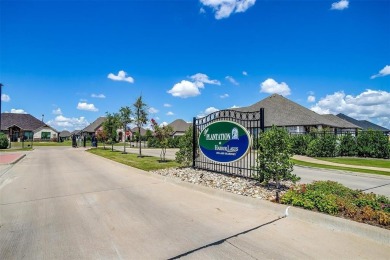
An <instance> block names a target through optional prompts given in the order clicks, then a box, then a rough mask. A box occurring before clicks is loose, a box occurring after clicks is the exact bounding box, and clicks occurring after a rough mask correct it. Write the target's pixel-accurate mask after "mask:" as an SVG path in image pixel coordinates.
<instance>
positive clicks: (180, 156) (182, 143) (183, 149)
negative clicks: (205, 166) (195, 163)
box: [176, 127, 193, 166]
mask: <svg viewBox="0 0 390 260" xmlns="http://www.w3.org/2000/svg"><path fill="white" fill-rule="evenodd" d="M192 144H193V141H192V127H190V128H188V130H187V131H186V132H185V134H184V135H183V136H181V137H180V139H179V151H178V152H177V153H176V161H177V162H178V163H180V164H181V165H183V166H190V165H191V164H192Z"/></svg>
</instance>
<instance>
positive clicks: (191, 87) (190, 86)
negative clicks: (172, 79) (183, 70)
mask: <svg viewBox="0 0 390 260" xmlns="http://www.w3.org/2000/svg"><path fill="white" fill-rule="evenodd" d="M168 93H169V94H172V96H174V97H181V98H188V97H196V96H198V95H200V91H199V88H198V87H197V86H196V85H195V83H193V82H190V81H187V80H182V81H181V82H180V83H176V84H175V85H174V86H173V88H172V89H171V90H168Z"/></svg>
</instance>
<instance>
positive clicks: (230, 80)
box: [225, 76, 240, 86]
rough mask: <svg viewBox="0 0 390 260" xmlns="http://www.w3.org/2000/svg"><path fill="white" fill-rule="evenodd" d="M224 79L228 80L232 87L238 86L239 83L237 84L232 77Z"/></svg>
mask: <svg viewBox="0 0 390 260" xmlns="http://www.w3.org/2000/svg"><path fill="white" fill-rule="evenodd" d="M225 79H226V80H228V81H229V82H230V83H232V84H233V85H236V86H238V85H240V83H238V82H237V81H236V80H235V79H234V78H233V77H232V76H226V77H225Z"/></svg>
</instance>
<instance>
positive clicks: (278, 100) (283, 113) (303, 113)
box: [235, 94, 360, 133]
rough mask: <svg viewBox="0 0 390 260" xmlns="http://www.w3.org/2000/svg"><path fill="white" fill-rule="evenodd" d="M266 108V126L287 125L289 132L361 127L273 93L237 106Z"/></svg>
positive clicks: (352, 129) (250, 110)
mask: <svg viewBox="0 0 390 260" xmlns="http://www.w3.org/2000/svg"><path fill="white" fill-rule="evenodd" d="M260 108H264V117H265V118H264V126H265V128H270V127H272V126H273V125H275V126H281V127H285V128H286V129H287V130H288V132H289V133H308V132H310V131H311V129H325V128H326V129H329V130H330V131H334V132H335V133H340V132H345V131H353V132H356V131H357V130H358V129H360V127H359V126H356V125H354V124H351V123H349V122H346V121H344V120H339V119H338V118H337V119H336V118H335V117H334V116H332V115H320V114H317V113H316V112H314V111H312V110H310V109H308V108H306V107H303V106H301V105H299V104H297V103H295V102H293V101H291V100H289V99H287V98H285V97H283V96H281V95H278V94H273V95H271V96H269V97H267V98H265V99H263V100H261V101H259V102H257V103H255V104H253V105H251V106H248V107H241V108H235V110H237V111H242V112H253V111H259V110H260Z"/></svg>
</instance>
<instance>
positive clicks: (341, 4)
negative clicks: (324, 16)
mask: <svg viewBox="0 0 390 260" xmlns="http://www.w3.org/2000/svg"><path fill="white" fill-rule="evenodd" d="M348 6H349V1H348V0H340V1H338V2H334V3H332V6H331V7H330V9H331V10H340V11H341V10H344V9H347V8H348Z"/></svg>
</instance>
